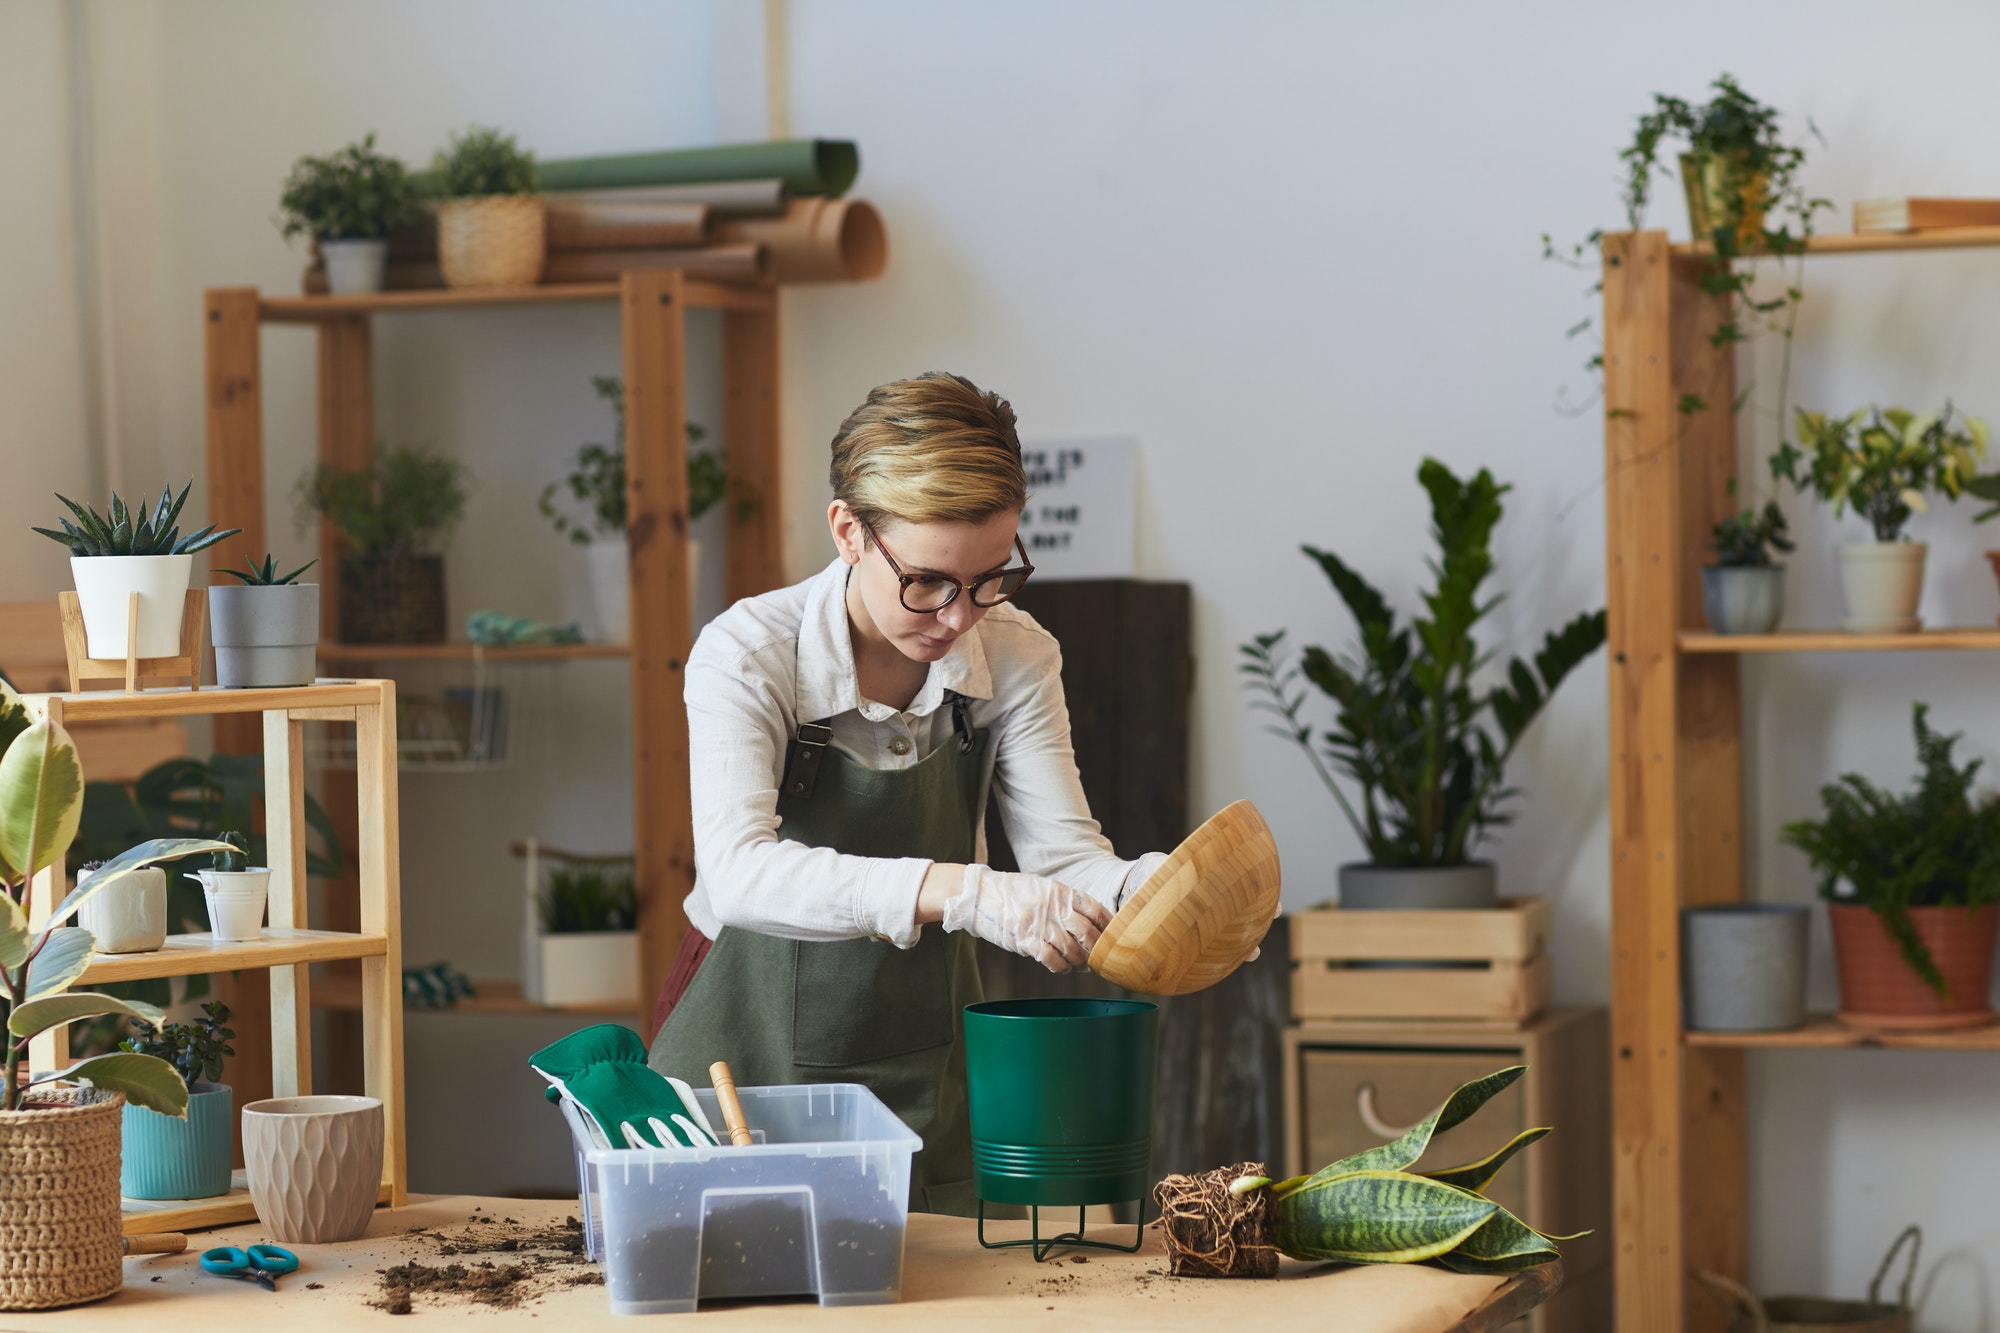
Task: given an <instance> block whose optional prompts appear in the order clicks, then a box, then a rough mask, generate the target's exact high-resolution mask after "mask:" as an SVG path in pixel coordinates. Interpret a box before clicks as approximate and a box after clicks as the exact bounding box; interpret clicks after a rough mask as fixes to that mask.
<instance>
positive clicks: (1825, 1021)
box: [1681, 1014, 2000, 1051]
mask: <svg viewBox="0 0 2000 1333" xmlns="http://www.w3.org/2000/svg"><path fill="white" fill-rule="evenodd" d="M1681 1039H1682V1041H1683V1042H1685V1043H1686V1044H1687V1045H1689V1046H1729V1047H1736V1048H1739V1049H1746V1050H1813V1049H1819V1050H1836V1049H1838V1050H1851V1049H1854V1048H1857V1047H1868V1048H1872V1049H1877V1050H1898V1051H2000V1023H1992V1024H1989V1025H1987V1026H1986V1027H1983V1028H1959V1029H1957V1030H1955V1031H1941V1032H1876V1031H1867V1030H1863V1029H1861V1028H1850V1027H1846V1026H1844V1025H1842V1024H1841V1023H1840V1022H1838V1021H1837V1020H1835V1019H1834V1017H1833V1016H1832V1015H1831V1014H1814V1015H1813V1016H1812V1017H1810V1018H1808V1019H1807V1020H1806V1023H1805V1026H1804V1027H1798V1028H1793V1029H1791V1030H1790V1031H1787V1032H1687V1033H1684V1034H1682V1038H1681Z"/></svg>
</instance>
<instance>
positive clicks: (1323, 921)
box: [1291, 898, 1551, 1026]
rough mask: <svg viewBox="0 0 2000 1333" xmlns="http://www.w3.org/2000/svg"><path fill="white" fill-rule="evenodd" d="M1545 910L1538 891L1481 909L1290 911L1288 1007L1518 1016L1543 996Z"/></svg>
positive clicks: (1311, 1017)
mask: <svg viewBox="0 0 2000 1333" xmlns="http://www.w3.org/2000/svg"><path fill="white" fill-rule="evenodd" d="M1549 920H1550V911H1549V905H1548V903H1547V902H1546V901H1545V900H1544V899H1541V898H1503V899H1501V900H1500V906H1499V907H1498V908H1496V909H1495V910H1493V911H1490V912H1350V911H1342V910H1341V909H1339V908H1337V907H1331V908H1313V909H1311V910H1309V911H1304V912H1296V913H1294V914H1292V917H1291V928H1292V929H1291V940H1292V1016H1293V1017H1294V1018H1296V1019H1298V1020H1299V1021H1300V1022H1347V1021H1356V1020H1367V1021H1380V1020H1384V1019H1422V1020H1431V1021H1439V1020H1451V1021H1467V1020H1471V1021H1479V1022H1489V1023H1496V1024H1503V1025H1510V1026H1511V1025H1518V1024H1521V1023H1525V1022H1527V1021H1528V1020H1529V1019H1531V1018H1533V1017H1534V1016H1535V1015H1536V1014H1538V1013H1540V1012H1541V1011H1542V1009H1543V1008H1544V1007H1545V1006H1546V1005H1547V1004H1548V1002H1549V987H1550V980H1551V970H1550V964H1549V951H1548V938H1549ZM1354 963H1364V964H1367V963H1397V964H1402V966H1398V967H1394V968H1388V967H1365V966H1364V967H1354V966H1351V964H1354ZM1469 964H1470V966H1468V965H1469Z"/></svg>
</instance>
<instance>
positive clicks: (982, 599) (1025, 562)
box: [861, 521, 1035, 615]
mask: <svg viewBox="0 0 2000 1333" xmlns="http://www.w3.org/2000/svg"><path fill="white" fill-rule="evenodd" d="M861 526H862V528H863V529H865V530H866V531H867V533H868V535H869V536H870V537H873V538H874V539H875V548H876V549H877V550H879V551H880V552H881V553H882V558H883V559H884V560H887V561H888V562H889V569H890V571H891V572H893V573H894V574H895V576H896V579H897V582H899V583H900V584H901V585H902V592H901V595H902V599H903V609H904V610H906V611H914V612H916V613H917V614H918V615H929V614H930V613H931V612H933V611H942V610H944V609H945V608H946V607H947V606H950V605H951V604H952V601H953V600H954V599H955V598H956V597H957V596H958V594H959V593H960V592H961V591H963V592H969V593H971V594H972V604H973V605H974V606H998V605H1000V603H1002V602H1004V601H1006V600H1008V599H1009V598H1011V597H1012V596H1013V595H1014V594H1015V593H1017V592H1019V591H1021V585H1022V584H1024V583H1026V582H1027V581H1028V576H1029V575H1030V574H1032V573H1034V572H1035V566H1034V564H1033V562H1031V561H1030V560H1029V559H1028V548H1027V547H1025V546H1023V545H1022V544H1021V534H1020V533H1018V532H1017V533H1015V534H1014V549H1015V550H1017V551H1019V552H1020V553H1021V563H1020V564H1019V565H1018V566H1015V567H1014V568H1012V569H996V570H994V571H992V572H991V573H987V574H981V575H980V576H979V577H978V578H976V579H974V580H973V581H972V582H970V583H960V582H959V581H958V580H957V579H950V578H946V577H945V576H944V575H942V574H905V573H904V572H903V567H902V566H901V565H899V564H897V563H896V557H895V556H893V555H890V554H889V548H888V547H886V546H884V545H883V544H882V538H881V536H880V534H878V533H877V532H876V531H875V529H874V527H872V526H871V525H870V524H868V523H867V522H866V521H863V523H862V524H861Z"/></svg>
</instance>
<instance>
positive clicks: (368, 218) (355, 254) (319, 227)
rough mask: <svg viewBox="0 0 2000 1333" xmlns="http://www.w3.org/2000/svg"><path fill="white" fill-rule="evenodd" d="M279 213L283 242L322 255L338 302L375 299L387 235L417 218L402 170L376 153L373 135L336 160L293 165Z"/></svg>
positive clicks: (410, 184)
mask: <svg viewBox="0 0 2000 1333" xmlns="http://www.w3.org/2000/svg"><path fill="white" fill-rule="evenodd" d="M278 210H279V220H280V225H281V226H282V227H283V229H284V233H285V237H286V238H287V239H290V238H291V237H293V236H297V235H299V234H300V233H302V232H303V233H304V234H306V235H307V236H310V237H311V238H312V240H313V243H314V244H315V245H316V246H318V247H319V252H320V256H321V258H323V259H324V260H325V261H326V285H327V289H328V290H329V291H331V292H332V293H333V294H334V295H335V296H347V295H352V294H355V293H360V292H379V291H381V290H382V265H383V261H384V260H385V259H386V258H387V256H388V253H389V240H388V238H389V233H390V232H393V231H395V230H396V229H397V228H398V227H400V226H402V225H403V224H404V223H405V222H408V221H409V220H410V219H411V218H412V217H414V216H415V215H416V212H417V190H416V184H415V182H414V181H413V180H412V179H411V178H410V173H409V172H408V171H406V170H405V169H404V167H403V164H402V163H401V162H398V161H397V160H396V159H395V158H393V157H385V156H384V155H382V154H381V153H378V152H376V151H375V136H374V134H372V133H371V134H369V135H368V137H367V138H365V139H363V140H362V141H361V142H360V143H351V144H349V145H347V147H345V148H343V149H341V150H340V151H339V152H337V153H332V154H330V155H328V156H326V157H302V158H300V159H299V160H298V161H297V162H294V163H293V164H292V173H291V175H289V176H287V177H286V178H285V186H284V189H283V190H282V191H281V192H280V193H279V195H278Z"/></svg>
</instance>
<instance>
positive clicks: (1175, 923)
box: [1090, 801, 1278, 995]
mask: <svg viewBox="0 0 2000 1333" xmlns="http://www.w3.org/2000/svg"><path fill="white" fill-rule="evenodd" d="M1277 914H1278V844H1277V842H1276V841H1275V840H1274V839H1273V838H1272V837H1271V828H1270V825H1268V824H1266V823H1265V822H1264V817H1263V816H1262V815H1260V814H1258V813H1257V807H1256V806H1254V805H1252V804H1250V802H1248V801H1238V802H1236V803H1235V804H1234V805H1231V806H1229V807H1227V808H1226V809H1224V810H1223V811H1221V812H1220V813H1219V814H1217V815H1216V816H1215V817H1214V818H1212V819H1210V820H1209V821H1208V822H1207V823H1205V824H1203V825H1202V826H1201V827H1200V828H1198V829H1196V830H1195V831H1194V832H1193V833H1191V834H1189V835H1188V837H1187V840H1186V841H1185V842H1183V843H1182V844H1181V845H1180V846H1179V847H1176V848H1175V849H1174V853H1173V855H1172V856H1169V857H1168V858H1167V859H1166V861H1165V862H1163V863H1162V864H1161V866H1160V868H1159V869H1158V870H1155V871H1154V872H1153V873H1152V875H1151V877H1150V878H1148V879H1147V880H1146V882H1145V883H1144V884H1142V885H1140V886H1139V891H1138V892H1137V893H1135V894H1133V895H1132V896H1131V898H1129V899H1127V900H1126V902H1125V905H1124V906H1123V907H1122V908H1120V909H1119V911H1118V915H1117V916H1115V917H1113V918H1111V925H1110V927H1109V928H1107V929H1106V930H1105V932H1104V934H1103V935H1101V936H1100V937H1099V938H1098V941H1097V947H1096V948H1094V949H1092V950H1091V951H1090V970H1091V971H1093V972H1095V973H1097V975H1099V976H1101V977H1103V978H1104V979H1105V980H1106V981H1109V982H1111V983H1112V984H1113V985H1117V986H1123V987H1124V988H1125V989H1127V990H1132V991H1138V992H1139V993H1140V994H1142V995H1186V994H1188V993H1189V992H1190V991H1198V990H1203V989H1206V988H1207V987H1209V986H1213V985H1214V984H1215V983H1216V982H1218V981H1221V980H1222V979H1223V978H1224V977H1226V976H1228V975H1229V974H1230V973H1232V972H1234V971H1235V970H1236V969H1237V968H1238V967H1241V966H1242V965H1243V963H1244V962H1245V961H1246V960H1247V959H1248V958H1249V957H1250V955H1251V953H1253V952H1254V951H1255V950H1256V948H1257V946H1258V945H1259V944H1260V943H1262V941H1263V939H1264V934H1265V932H1266V931H1268V930H1270V928H1271V919H1272V918H1273V917H1275V916H1276V915H1277Z"/></svg>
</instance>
